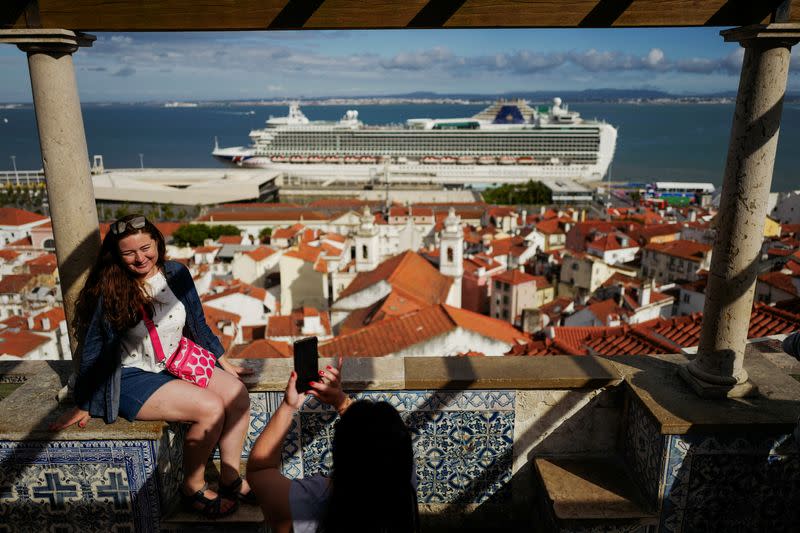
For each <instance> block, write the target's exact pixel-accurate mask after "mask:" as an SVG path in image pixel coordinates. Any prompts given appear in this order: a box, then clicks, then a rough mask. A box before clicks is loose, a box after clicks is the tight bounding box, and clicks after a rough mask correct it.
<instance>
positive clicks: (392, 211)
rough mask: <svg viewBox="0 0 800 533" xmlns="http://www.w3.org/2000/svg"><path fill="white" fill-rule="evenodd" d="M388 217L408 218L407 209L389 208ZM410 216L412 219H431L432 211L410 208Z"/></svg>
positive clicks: (399, 207) (402, 207) (428, 208)
mask: <svg viewBox="0 0 800 533" xmlns="http://www.w3.org/2000/svg"><path fill="white" fill-rule="evenodd" d="M389 216H390V217H407V216H408V207H405V206H393V207H390V208H389ZM411 216H412V217H432V216H433V209H431V208H430V207H416V206H413V205H412V206H411Z"/></svg>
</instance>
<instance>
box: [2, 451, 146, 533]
mask: <svg viewBox="0 0 800 533" xmlns="http://www.w3.org/2000/svg"><path fill="white" fill-rule="evenodd" d="M155 451H156V450H155V445H154V443H153V442H151V441H61V442H25V443H18V442H0V523H3V524H4V525H5V530H6V531H9V532H15V533H16V532H27V531H81V532H83V531H86V532H95V531H97V532H103V533H106V532H108V531H109V530H110V531H156V530H157V529H158V518H159V515H160V504H159V498H158V489H157V482H156V479H155V460H154V458H155Z"/></svg>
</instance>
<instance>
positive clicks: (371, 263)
mask: <svg viewBox="0 0 800 533" xmlns="http://www.w3.org/2000/svg"><path fill="white" fill-rule="evenodd" d="M354 240H355V246H356V272H369V271H370V270H375V267H377V266H378V263H380V257H379V256H380V242H379V240H378V227H377V226H376V225H375V215H373V214H372V213H371V212H370V210H369V207H368V206H366V205H365V206H364V212H363V213H362V214H361V223H360V225H359V226H358V231H357V232H356V235H355V239H354Z"/></svg>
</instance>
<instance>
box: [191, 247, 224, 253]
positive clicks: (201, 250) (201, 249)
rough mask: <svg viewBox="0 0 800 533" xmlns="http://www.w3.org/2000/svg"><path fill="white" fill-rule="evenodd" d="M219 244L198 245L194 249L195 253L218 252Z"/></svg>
mask: <svg viewBox="0 0 800 533" xmlns="http://www.w3.org/2000/svg"><path fill="white" fill-rule="evenodd" d="M219 248H220V247H219V246H198V247H197V248H195V249H194V253H196V254H210V253H211V252H216V251H217V250H219Z"/></svg>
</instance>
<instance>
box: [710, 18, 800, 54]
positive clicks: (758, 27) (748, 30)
mask: <svg viewBox="0 0 800 533" xmlns="http://www.w3.org/2000/svg"><path fill="white" fill-rule="evenodd" d="M719 34H720V35H722V37H723V39H725V42H727V43H730V42H738V43H739V44H741V45H742V46H744V47H745V48H747V47H749V46H766V47H773V48H774V47H778V46H785V47H792V46H794V45H796V44H797V43H798V42H800V24H799V23H796V22H773V23H772V24H752V25H750V26H741V27H739V28H732V29H730V30H722V31H721V32H719Z"/></svg>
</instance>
